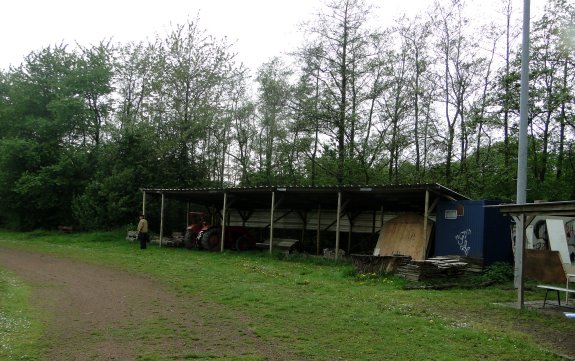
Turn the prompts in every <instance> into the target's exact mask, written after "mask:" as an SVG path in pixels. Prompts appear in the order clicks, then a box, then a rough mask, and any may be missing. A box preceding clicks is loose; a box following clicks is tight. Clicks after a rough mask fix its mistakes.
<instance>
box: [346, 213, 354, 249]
mask: <svg viewBox="0 0 575 361" xmlns="http://www.w3.org/2000/svg"><path fill="white" fill-rule="evenodd" d="M347 219H348V220H349V232H347V254H349V252H350V251H351V231H352V230H353V222H352V220H351V217H350V216H349V215H348V216H347Z"/></svg>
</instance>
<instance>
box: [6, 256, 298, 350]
mask: <svg viewBox="0 0 575 361" xmlns="http://www.w3.org/2000/svg"><path fill="white" fill-rule="evenodd" d="M0 265H2V266H3V267H6V268H7V269H9V270H11V271H13V272H15V273H16V274H17V275H18V276H19V277H20V278H21V279H22V280H24V281H25V282H27V283H28V284H29V285H31V286H32V289H33V296H34V297H33V300H32V302H33V305H34V306H35V307H38V308H39V309H40V310H41V311H42V312H43V314H44V315H45V322H46V334H45V335H44V338H45V339H44V340H43V341H45V342H46V343H47V345H48V348H47V350H46V354H45V355H44V358H43V359H44V360H76V361H82V360H135V359H146V358H154V357H156V358H158V357H162V358H168V359H171V360H182V359H207V358H211V357H230V358H235V359H238V358H248V359H250V360H294V359H298V357H297V356H296V355H293V354H292V353H291V352H290V351H289V349H288V348H286V347H284V346H282V345H271V344H268V343H266V342H265V341H264V340H262V339H261V338H259V337H258V336H257V335H255V334H254V332H253V331H252V330H251V328H250V321H249V319H248V318H246V317H245V316H242V315H239V314H237V313H235V312H231V311H229V310H227V309H226V308H225V307H223V306H220V305H218V304H214V303H212V302H206V301H204V300H202V299H201V297H199V296H194V295H189V294H177V293H175V292H173V291H172V290H170V289H168V288H167V287H166V286H164V285H162V284H160V283H159V282H157V281H154V280H152V279H150V278H148V277H146V276H144V275H138V274H134V273H129V272H125V271H120V270H117V269H111V268H107V267H102V266H95V265H89V264H86V263H82V262H78V261H74V260H70V259H65V258H58V257H55V256H50V255H45V254H38V253H33V252H25V251H18V250H12V249H4V248H3V249H2V250H1V252H0Z"/></svg>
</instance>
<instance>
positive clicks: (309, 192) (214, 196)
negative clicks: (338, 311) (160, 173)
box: [141, 183, 469, 213]
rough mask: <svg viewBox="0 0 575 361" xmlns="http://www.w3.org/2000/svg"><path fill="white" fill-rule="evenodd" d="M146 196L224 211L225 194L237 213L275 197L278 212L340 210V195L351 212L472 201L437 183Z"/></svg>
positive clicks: (417, 208)
mask: <svg viewBox="0 0 575 361" xmlns="http://www.w3.org/2000/svg"><path fill="white" fill-rule="evenodd" d="M141 191H142V192H145V193H146V194H158V195H162V194H163V195H164V197H166V198H170V199H178V200H182V201H186V202H190V203H194V204H199V205H203V206H206V207H215V208H218V209H219V208H222V207H223V199H224V194H226V196H227V202H228V207H230V208H235V209H246V210H250V209H265V208H270V205H271V197H272V196H271V195H272V193H273V194H274V196H275V203H276V206H277V207H278V208H284V209H285V208H289V209H299V210H309V209H316V208H318V206H320V207H321V208H322V209H336V208H337V202H338V194H339V192H341V195H342V202H343V203H344V204H345V209H346V210H347V211H358V212H361V211H368V210H383V211H395V212H419V213H423V212H424V210H425V197H426V194H429V202H430V204H431V203H432V202H434V201H435V200H438V199H449V200H465V199H469V198H468V197H466V196H464V195H461V194H460V193H458V192H456V191H454V190H451V189H449V188H447V187H444V186H442V185H440V184H437V183H431V184H406V185H366V186H351V185H346V186H313V187H312V186H269V187H234V188H189V189H172V188H142V189H141Z"/></svg>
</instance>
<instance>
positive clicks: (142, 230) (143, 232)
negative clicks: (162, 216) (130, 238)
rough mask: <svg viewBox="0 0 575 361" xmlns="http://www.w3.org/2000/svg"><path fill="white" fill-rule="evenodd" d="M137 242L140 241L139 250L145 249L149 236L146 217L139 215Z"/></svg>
mask: <svg viewBox="0 0 575 361" xmlns="http://www.w3.org/2000/svg"><path fill="white" fill-rule="evenodd" d="M137 230H138V241H140V249H146V245H147V243H148V240H149V239H150V236H149V234H148V221H147V220H146V216H145V215H143V214H140V222H138V229H137Z"/></svg>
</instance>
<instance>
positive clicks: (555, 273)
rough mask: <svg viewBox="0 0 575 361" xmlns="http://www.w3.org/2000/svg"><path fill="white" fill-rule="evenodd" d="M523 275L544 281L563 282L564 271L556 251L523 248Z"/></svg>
mask: <svg viewBox="0 0 575 361" xmlns="http://www.w3.org/2000/svg"><path fill="white" fill-rule="evenodd" d="M525 277H527V278H529V279H532V280H536V281H540V282H545V283H562V284H564V283H565V271H564V269H563V264H562V263H561V257H560V256H559V252H557V251H546V250H537V249H526V250H525Z"/></svg>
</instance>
